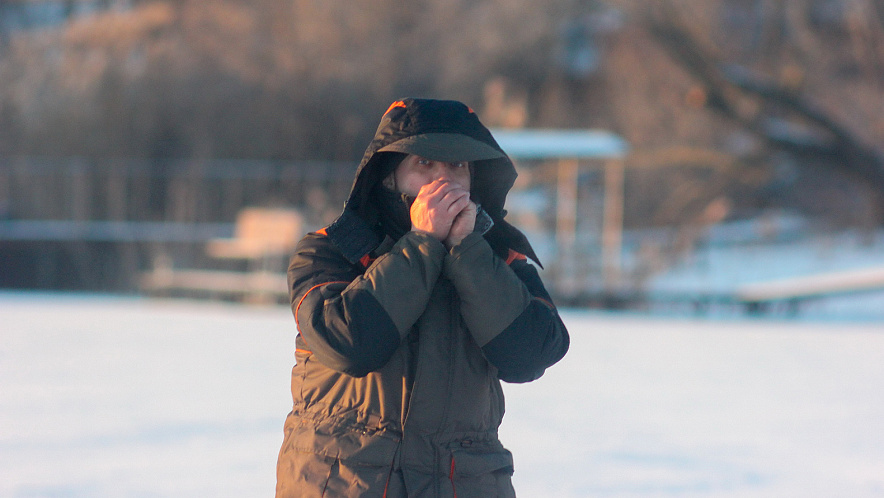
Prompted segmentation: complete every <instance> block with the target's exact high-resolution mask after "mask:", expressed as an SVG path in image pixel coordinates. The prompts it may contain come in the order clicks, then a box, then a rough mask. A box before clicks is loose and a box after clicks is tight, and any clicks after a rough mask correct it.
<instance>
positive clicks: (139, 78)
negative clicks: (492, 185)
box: [0, 0, 884, 314]
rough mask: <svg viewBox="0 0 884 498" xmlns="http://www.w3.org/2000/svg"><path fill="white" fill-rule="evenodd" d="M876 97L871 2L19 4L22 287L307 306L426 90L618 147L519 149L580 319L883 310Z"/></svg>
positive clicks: (10, 17) (8, 163)
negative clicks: (356, 178) (404, 119)
mask: <svg viewBox="0 0 884 498" xmlns="http://www.w3.org/2000/svg"><path fill="white" fill-rule="evenodd" d="M882 95H884V2H881V1H877V0H795V1H790V2H779V1H773V0H663V1H657V2H629V1H618V0H611V1H601V0H553V1H549V2H545V3H544V5H543V7H542V8H538V6H537V5H536V3H535V2H529V1H525V0H482V1H474V0H470V1H465V0H464V1H461V0H422V1H413V2H408V3H406V4H403V3H401V2H391V1H387V0H381V1H373V2H365V1H352V0H347V1H343V0H323V1H321V2H320V1H282V0H250V1H245V0H242V1H240V0H202V1H190V0H178V1H155V0H67V1H61V0H0V287H2V288H8V289H42V290H72V291H73V290H76V291H93V292H95V291H98V292H111V293H120V294H150V295H183V296H199V297H211V298H221V299H236V300H242V299H245V300H256V301H262V300H263V301H266V300H271V301H273V300H276V301H282V302H285V301H286V297H285V287H284V286H285V284H284V277H283V275H282V272H284V269H285V264H286V259H287V254H288V253H289V252H290V251H291V248H292V244H293V242H294V241H295V240H297V239H298V238H299V237H300V236H301V235H302V234H303V233H305V232H306V231H309V230H314V229H317V228H319V227H322V226H324V225H325V224H327V223H329V222H330V221H332V220H333V219H334V217H335V216H336V215H337V214H338V213H339V211H340V208H341V206H342V203H343V200H344V198H345V196H346V193H347V192H348V190H349V188H350V184H351V182H352V177H353V173H354V171H355V168H356V165H357V164H358V162H359V160H360V158H361V156H362V153H363V151H364V148H365V146H366V145H367V144H368V142H369V140H370V139H371V137H372V136H373V133H374V129H375V127H376V126H377V123H378V120H379V118H380V116H381V114H382V113H383V111H384V110H385V109H386V108H387V106H388V105H389V103H390V102H392V101H393V100H395V99H398V98H401V97H405V96H420V97H435V98H451V99H458V100H462V101H463V102H465V103H467V104H468V105H470V106H471V107H473V108H474V109H476V111H477V112H478V114H479V115H480V118H481V119H482V120H483V121H484V122H485V123H486V124H487V125H489V126H490V127H493V128H494V129H495V133H497V132H498V131H499V132H500V133H501V134H504V133H506V132H508V131H511V130H538V129H540V130H550V129H551V130H571V131H573V130H595V131H597V132H599V133H604V134H605V136H606V137H608V138H609V139H613V140H615V143H616V144H617V146H616V147H615V148H614V149H611V150H609V151H608V152H609V153H605V152H604V151H602V153H600V154H598V156H596V157H577V156H576V155H575V156H574V157H558V156H556V155H555V154H553V155H551V156H544V157H538V156H536V155H533V156H532V155H531V154H530V153H529V154H525V155H524V157H522V156H517V155H516V154H513V156H514V159H515V161H516V163H517V166H518V168H519V170H520V178H519V181H518V183H517V185H516V186H515V188H514V190H513V192H512V194H511V196H510V200H509V202H508V206H507V208H508V210H509V212H510V214H509V217H510V219H512V221H513V222H514V223H515V224H517V225H518V226H520V227H523V228H524V229H525V231H526V232H527V233H528V235H529V237H530V238H531V240H532V242H533V243H534V245H535V246H536V247H537V249H538V253H539V255H540V257H541V260H542V261H543V262H544V263H545V270H544V278H545V279H546V280H547V281H548V282H549V283H550V287H551V289H552V290H553V292H554V294H555V297H556V298H557V299H558V300H560V301H561V302H563V303H565V304H569V305H574V306H590V307H602V308H630V309H653V310H664V311H666V310H677V311H684V310H687V311H690V312H702V313H710V312H721V311H724V312H727V313H730V312H736V313H745V312H750V313H759V312H777V313H790V314H794V313H799V312H802V311H804V310H807V309H810V310H814V309H821V308H820V307H825V306H830V307H832V306H835V307H838V306H841V307H844V306H848V307H850V306H854V307H857V306H859V308H855V309H853V311H851V313H869V312H871V313H874V312H877V311H878V310H880V309H882V308H884V299H882V294H884V292H882V289H884V276H882V273H884V271H882V268H884V250H882V248H884V232H882V227H884V146H882V144H884V98H882ZM504 148H505V149H506V148H507V147H506V146H504ZM564 155H565V156H566V155H567V154H564ZM268 234H270V235H268ZM280 286H282V287H280ZM844 296H847V297H844ZM839 299H840V301H839ZM857 303H859V304H857ZM814 307H816V308H814Z"/></svg>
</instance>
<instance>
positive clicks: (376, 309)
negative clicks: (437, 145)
mask: <svg viewBox="0 0 884 498" xmlns="http://www.w3.org/2000/svg"><path fill="white" fill-rule="evenodd" d="M332 285H334V284H332ZM332 285H330V286H329V287H331V286H332ZM329 290H330V291H331V290H332V289H329ZM318 292H319V293H320V294H321V293H322V290H318ZM317 297H318V299H316V300H315V301H314V300H313V299H310V297H308V299H310V301H313V302H312V303H311V304H312V305H313V306H317V307H320V306H322V307H324V308H325V309H324V310H323V311H322V312H319V311H314V312H313V313H312V314H311V316H312V317H313V319H314V321H313V322H312V323H311V325H310V327H303V326H302V327H301V335H302V336H303V338H304V340H305V342H306V343H307V346H308V349H310V350H311V351H312V352H313V354H314V355H315V356H316V359H318V360H319V361H320V362H321V363H323V364H324V365H326V366H327V367H329V368H332V369H334V370H337V371H339V372H343V373H345V374H347V375H352V376H354V377H364V376H365V375H368V374H369V373H371V372H373V371H375V370H378V369H380V368H381V367H383V366H384V365H385V364H386V363H387V362H388V361H389V360H390V358H391V357H392V356H393V354H394V353H395V352H396V349H397V348H398V347H399V339H400V337H399V332H398V330H397V329H396V325H395V324H394V323H393V320H392V319H391V318H390V316H389V315H388V314H387V312H386V311H384V309H383V308H382V307H381V305H380V303H378V302H377V300H376V299H375V298H374V297H373V296H372V295H371V294H370V293H368V292H364V291H355V292H350V293H347V294H346V297H344V295H338V296H336V297H334V298H331V299H329V300H325V299H323V298H322V297H321V296H317ZM305 304H307V303H305ZM305 311H306V310H305ZM311 337H312V338H313V340H311Z"/></svg>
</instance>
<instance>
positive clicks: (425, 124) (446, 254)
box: [276, 98, 569, 498]
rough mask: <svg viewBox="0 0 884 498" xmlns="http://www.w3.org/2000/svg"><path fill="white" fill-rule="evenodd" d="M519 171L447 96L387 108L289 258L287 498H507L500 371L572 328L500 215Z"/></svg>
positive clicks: (526, 375)
mask: <svg viewBox="0 0 884 498" xmlns="http://www.w3.org/2000/svg"><path fill="white" fill-rule="evenodd" d="M515 178H516V170H515V167H514V166H513V163H512V162H511V161H510V159H509V158H508V157H507V155H506V154H505V153H504V152H503V151H502V150H501V148H500V147H499V145H498V144H497V142H496V141H495V140H494V138H493V137H492V136H491V133H490V132H489V131H488V129H487V128H485V126H483V125H482V124H481V123H480V121H479V119H478V118H477V117H476V114H475V112H473V111H472V110H471V109H470V108H469V107H467V106H466V105H464V104H462V103H460V102H457V101H446V100H431V99H413V98H409V99H403V100H400V101H397V102H395V103H393V104H392V105H391V106H390V108H389V109H388V110H387V112H386V113H385V114H384V115H383V118H382V120H381V123H380V126H379V127H378V129H377V133H376V135H375V137H374V139H373V140H372V142H371V143H370V144H369V146H368V148H367V150H366V152H365V155H364V157H363V158H362V162H361V163H360V165H359V167H358V169H357V171H356V178H355V180H354V182H353V187H352V190H351V192H350V195H349V197H348V199H347V201H346V203H345V205H344V210H343V213H342V214H341V215H340V216H339V217H338V218H337V219H336V220H335V221H334V222H333V223H332V224H331V225H329V226H328V227H326V228H324V229H321V230H319V231H317V232H315V233H310V234H308V235H306V236H305V237H304V238H303V239H302V240H301V241H300V242H299V244H298V246H297V248H296V250H295V255H294V256H293V257H292V259H291V263H290V265H289V269H288V282H289V289H290V297H291V304H292V311H293V313H294V317H295V321H296V324H297V329H298V334H297V336H296V338H295V348H296V349H295V359H296V363H295V366H294V368H293V369H292V380H291V388H292V398H293V401H294V403H293V408H292V411H291V413H289V415H288V417H287V418H286V421H285V427H284V440H283V443H282V448H281V449H280V452H279V460H278V464H277V487H276V496H277V497H279V498H282V497H300V498H303V497H317V496H327V497H339V496H347V497H350V496H354V497H355V496H360V497H362V496H376V497H381V496H384V497H405V496H411V497H455V496H456V497H459V498H468V497H473V496H475V497H483V498H488V497H495V496H501V497H505V496H515V492H514V489H513V486H512V483H511V476H512V473H513V460H512V455H511V453H510V452H509V451H508V450H507V449H505V448H504V447H503V445H502V444H501V443H500V441H499V439H498V433H497V431H498V427H499V425H500V423H501V421H502V418H503V413H504V396H503V391H502V389H501V382H500V381H506V382H528V381H532V380H535V379H537V378H538V377H540V376H541V375H542V374H543V373H544V370H545V369H546V368H547V367H549V366H551V365H552V364H554V363H556V362H557V361H558V360H560V359H561V358H562V357H563V356H564V354H565V352H566V351H567V349H568V345H569V336H568V332H567V330H566V329H565V326H564V324H563V323H562V321H561V319H560V318H559V315H558V313H557V311H556V308H555V306H554V305H553V303H552V301H551V299H550V297H549V294H548V293H547V291H546V290H545V288H544V286H543V284H542V282H541V280H540V278H539V276H538V273H537V270H536V269H535V268H534V266H533V265H532V264H531V263H529V261H528V259H529V258H530V259H531V260H534V261H535V262H536V263H537V264H538V265H539V264H540V263H539V261H537V256H536V255H535V253H534V251H533V250H532V248H531V246H530V244H529V243H528V241H527V239H526V238H525V236H524V235H523V234H522V233H521V232H520V231H519V230H518V229H516V228H515V227H513V226H512V225H510V224H509V223H508V222H507V221H505V220H504V216H505V211H504V202H505V200H506V195H507V193H508V191H509V189H510V188H511V187H512V185H513V182H514V181H515Z"/></svg>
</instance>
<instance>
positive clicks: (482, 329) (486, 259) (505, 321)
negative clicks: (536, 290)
mask: <svg viewBox="0 0 884 498" xmlns="http://www.w3.org/2000/svg"><path fill="white" fill-rule="evenodd" d="M443 272H444V274H445V276H446V277H448V279H449V280H451V281H452V283H453V284H454V287H455V289H457V294H458V296H459V297H460V301H461V307H460V308H461V315H462V316H463V318H464V321H465V322H466V324H467V328H468V329H469V330H470V333H471V334H472V335H473V338H474V339H475V340H476V343H477V344H478V345H479V347H482V346H484V345H485V344H487V343H488V342H489V341H491V340H492V339H494V338H495V337H497V335H498V334H500V333H501V332H502V331H503V330H504V329H505V328H506V327H507V326H509V325H510V324H511V323H512V322H513V321H514V320H515V319H516V318H518V317H519V315H521V314H522V312H523V311H524V310H525V308H527V307H528V305H529V304H530V302H531V294H530V293H529V292H528V289H527V288H526V287H525V285H524V284H523V283H522V281H521V280H520V279H519V277H518V276H517V275H516V274H515V272H513V270H512V269H511V268H510V267H509V265H507V264H506V262H505V261H503V260H502V259H500V258H499V257H497V256H496V255H495V254H494V251H492V250H491V246H489V245H488V242H487V241H486V240H485V238H484V237H482V235H481V234H478V233H472V234H470V235H468V236H466V237H465V238H464V239H463V240H462V241H461V243H460V244H458V245H456V246H454V247H452V248H451V250H450V251H449V253H448V254H447V255H446V256H445V265H444V268H443Z"/></svg>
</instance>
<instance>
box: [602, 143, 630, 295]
mask: <svg viewBox="0 0 884 498" xmlns="http://www.w3.org/2000/svg"><path fill="white" fill-rule="evenodd" d="M624 183H625V182H624V165H623V161H622V160H620V159H612V160H609V161H607V162H606V163H605V207H604V209H605V212H604V221H603V225H602V272H603V278H604V282H605V291H606V292H607V293H611V292H612V291H614V290H616V289H617V288H618V287H619V285H620V254H621V250H622V245H623V196H624V192H623V187H624Z"/></svg>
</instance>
